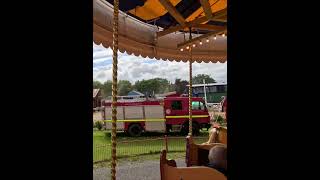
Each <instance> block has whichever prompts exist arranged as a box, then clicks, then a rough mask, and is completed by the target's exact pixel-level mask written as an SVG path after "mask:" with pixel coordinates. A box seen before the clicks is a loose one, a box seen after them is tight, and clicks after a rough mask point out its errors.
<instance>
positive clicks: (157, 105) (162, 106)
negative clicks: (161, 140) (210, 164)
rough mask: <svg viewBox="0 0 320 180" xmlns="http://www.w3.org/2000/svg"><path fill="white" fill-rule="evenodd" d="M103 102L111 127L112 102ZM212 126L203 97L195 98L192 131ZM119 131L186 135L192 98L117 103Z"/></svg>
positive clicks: (136, 134) (196, 131)
mask: <svg viewBox="0 0 320 180" xmlns="http://www.w3.org/2000/svg"><path fill="white" fill-rule="evenodd" d="M103 105H104V108H103V109H104V110H103V111H102V113H103V114H102V116H103V118H104V121H105V122H106V123H105V125H106V129H111V115H112V111H111V102H104V103H103ZM209 127H210V116H209V113H208V109H207V107H206V105H205V102H204V100H203V99H202V98H200V97H194V98H192V132H193V133H194V134H195V135H197V134H198V133H199V131H200V129H202V128H207V129H208V128H209ZM117 130H118V131H125V132H127V133H128V134H129V135H131V136H140V135H141V133H142V132H148V131H156V132H173V131H179V132H181V133H183V134H184V135H186V134H187V133H188V130H189V99H188V97H166V98H164V99H162V100H145V101H133V102H118V103H117Z"/></svg>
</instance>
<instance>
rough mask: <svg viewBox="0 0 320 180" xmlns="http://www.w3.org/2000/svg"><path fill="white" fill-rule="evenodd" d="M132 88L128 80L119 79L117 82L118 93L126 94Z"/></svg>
mask: <svg viewBox="0 0 320 180" xmlns="http://www.w3.org/2000/svg"><path fill="white" fill-rule="evenodd" d="M131 90H132V85H131V83H130V81H127V80H120V81H119V82H118V95H119V96H126V95H127V94H128V93H129V92H130V91H131Z"/></svg>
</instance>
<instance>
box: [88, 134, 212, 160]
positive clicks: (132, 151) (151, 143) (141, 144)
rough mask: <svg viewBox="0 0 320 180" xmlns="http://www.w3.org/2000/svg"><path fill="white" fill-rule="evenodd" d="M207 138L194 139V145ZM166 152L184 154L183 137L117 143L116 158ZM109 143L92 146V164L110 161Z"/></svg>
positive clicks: (184, 144)
mask: <svg viewBox="0 0 320 180" xmlns="http://www.w3.org/2000/svg"><path fill="white" fill-rule="evenodd" d="M207 138H208V137H194V138H193V139H194V141H195V142H196V143H203V142H205V141H207V140H208V139H207ZM166 148H167V150H168V152H169V153H170V152H185V151H186V139H185V137H160V138H146V139H141V140H129V141H118V142H117V157H118V159H119V158H125V157H134V156H140V155H148V154H160V152H161V150H163V149H166ZM110 159H111V143H105V144H101V143H100V144H95V142H94V144H93V162H94V163H96V162H102V161H110Z"/></svg>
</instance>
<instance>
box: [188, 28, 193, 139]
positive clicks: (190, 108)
mask: <svg viewBox="0 0 320 180" xmlns="http://www.w3.org/2000/svg"><path fill="white" fill-rule="evenodd" d="M191 39H192V35H191V28H189V40H191ZM189 56H190V59H189V134H188V135H189V136H192V47H191V46H190V48H189Z"/></svg>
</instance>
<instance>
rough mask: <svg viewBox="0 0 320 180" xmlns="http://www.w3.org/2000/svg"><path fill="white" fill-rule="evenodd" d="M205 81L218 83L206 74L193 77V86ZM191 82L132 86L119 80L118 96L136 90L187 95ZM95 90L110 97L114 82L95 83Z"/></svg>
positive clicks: (157, 80)
mask: <svg viewBox="0 0 320 180" xmlns="http://www.w3.org/2000/svg"><path fill="white" fill-rule="evenodd" d="M203 80H205V82H206V83H215V82H216V81H215V80H214V79H213V78H212V77H210V76H209V75H206V74H198V75H197V76H194V77H192V83H193V84H202V83H203ZM188 84H189V81H186V80H181V79H175V82H174V83H171V82H170V81H168V80H167V79H164V78H153V79H147V80H145V79H143V80H138V81H136V82H135V83H134V84H131V82H130V81H128V80H119V81H118V95H119V96H126V95H127V94H128V93H129V92H130V91H132V90H136V91H139V92H141V93H143V94H145V95H147V96H148V95H151V94H163V93H167V92H171V91H176V92H177V93H179V94H182V93H187V85H188ZM93 88H94V89H101V90H102V96H103V97H108V96H111V94H112V81H110V80H108V81H106V82H104V83H101V82H99V81H93Z"/></svg>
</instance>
